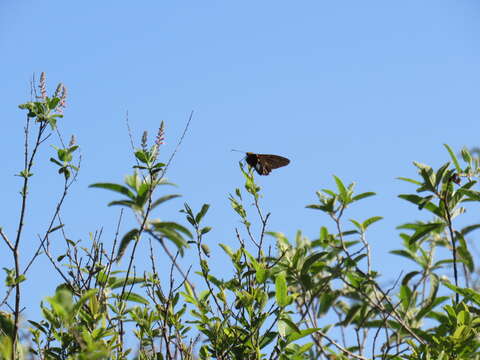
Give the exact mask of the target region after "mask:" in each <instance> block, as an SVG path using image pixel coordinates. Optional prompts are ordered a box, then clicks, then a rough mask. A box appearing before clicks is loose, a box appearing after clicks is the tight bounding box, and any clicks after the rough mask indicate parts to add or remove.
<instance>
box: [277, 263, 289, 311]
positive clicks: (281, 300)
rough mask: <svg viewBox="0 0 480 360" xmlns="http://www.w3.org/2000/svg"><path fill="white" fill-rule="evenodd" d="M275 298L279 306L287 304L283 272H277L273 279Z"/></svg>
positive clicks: (285, 282) (285, 281)
mask: <svg viewBox="0 0 480 360" xmlns="http://www.w3.org/2000/svg"><path fill="white" fill-rule="evenodd" d="M275 300H276V301H277V304H278V306H280V307H285V306H287V305H288V294H287V280H286V276H285V272H281V273H279V274H278V275H277V277H276V279H275Z"/></svg>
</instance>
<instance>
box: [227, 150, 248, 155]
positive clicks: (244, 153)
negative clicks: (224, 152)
mask: <svg viewBox="0 0 480 360" xmlns="http://www.w3.org/2000/svg"><path fill="white" fill-rule="evenodd" d="M231 151H236V152H241V153H244V154H245V153H246V151H241V150H236V149H232V150H231Z"/></svg>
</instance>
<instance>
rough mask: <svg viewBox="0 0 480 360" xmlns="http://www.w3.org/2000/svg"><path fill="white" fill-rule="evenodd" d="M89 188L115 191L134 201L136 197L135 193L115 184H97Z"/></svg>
mask: <svg viewBox="0 0 480 360" xmlns="http://www.w3.org/2000/svg"><path fill="white" fill-rule="evenodd" d="M89 187H91V188H100V189H106V190H111V191H115V192H117V193H120V194H122V195H125V196H128V197H129V198H130V199H132V200H133V199H135V195H134V194H133V192H131V191H130V190H129V189H128V188H127V187H125V186H123V185H119V184H113V183H95V184H92V185H90V186H89Z"/></svg>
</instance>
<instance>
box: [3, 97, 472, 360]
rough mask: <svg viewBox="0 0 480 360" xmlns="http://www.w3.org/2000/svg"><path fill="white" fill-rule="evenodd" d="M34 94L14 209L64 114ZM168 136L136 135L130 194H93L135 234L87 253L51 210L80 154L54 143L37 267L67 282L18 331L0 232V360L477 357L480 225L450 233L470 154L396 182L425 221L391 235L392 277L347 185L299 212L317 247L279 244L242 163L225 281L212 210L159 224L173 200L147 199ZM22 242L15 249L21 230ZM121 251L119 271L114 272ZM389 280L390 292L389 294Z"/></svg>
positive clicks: (467, 181) (373, 217)
mask: <svg viewBox="0 0 480 360" xmlns="http://www.w3.org/2000/svg"><path fill="white" fill-rule="evenodd" d="M43 93H44V91H43V88H42V97H40V98H39V99H38V101H35V102H29V103H26V104H23V105H21V106H20V107H21V108H22V109H26V110H27V111H28V113H27V121H30V119H35V124H36V125H37V126H38V129H39V133H38V137H37V143H36V147H35V151H32V153H31V158H29V159H27V160H28V161H26V162H25V163H26V164H27V165H26V166H25V168H24V169H23V170H21V171H20V173H19V175H20V176H21V178H22V179H21V180H22V181H23V183H24V186H23V188H22V191H21V194H22V199H23V200H24V201H23V204H24V205H23V206H25V204H26V203H27V202H26V198H27V196H28V191H27V190H28V186H27V185H28V181H29V180H30V178H31V176H32V174H33V172H32V166H33V163H34V161H33V160H34V155H35V153H36V149H37V148H38V147H39V146H40V145H41V144H42V143H43V142H44V140H45V139H46V137H45V133H44V131H46V130H45V129H46V127H47V125H50V128H51V129H57V125H58V124H57V119H58V118H60V117H61V116H59V115H60V114H59V113H58V110H59V106H60V104H61V101H62V96H60V95H59V94H58V91H57V92H56V95H55V96H53V97H52V98H49V97H47V96H46V95H45V96H43ZM163 137H164V123H163V122H162V123H161V124H160V128H159V131H158V134H157V137H156V140H155V142H154V144H152V145H150V146H149V145H148V144H147V143H148V139H147V134H146V133H145V134H144V136H143V137H142V140H141V145H140V147H139V148H138V149H136V150H135V151H134V156H135V161H136V164H135V165H134V166H133V168H134V169H135V170H134V172H133V174H132V175H129V176H127V177H126V178H125V182H124V184H116V183H110V182H102V183H95V184H92V185H91V187H92V188H100V189H106V190H110V191H113V192H115V193H116V194H118V195H119V196H121V197H120V198H119V199H117V200H114V201H112V202H110V203H109V204H108V205H109V206H113V205H117V206H120V207H122V208H123V209H126V210H127V211H128V212H129V213H130V214H131V215H133V217H134V218H135V220H136V221H137V224H136V225H135V226H133V227H131V228H129V229H128V230H127V231H126V232H125V233H122V234H121V235H119V236H118V238H116V239H115V241H114V243H113V245H112V247H111V248H110V249H108V250H107V245H106V244H105V243H104V242H102V241H101V239H100V235H99V234H98V233H94V234H92V235H91V237H90V239H88V242H87V244H88V245H85V241H83V240H77V241H73V240H71V239H70V238H68V237H67V235H66V233H67V230H68V229H67V225H66V223H67V222H65V223H64V222H63V221H60V219H59V218H58V213H59V212H60V208H61V205H62V202H63V198H64V197H65V196H66V193H67V192H68V188H69V186H70V185H71V183H73V181H67V180H71V179H72V175H76V173H77V172H78V171H79V167H78V166H76V165H73V158H74V154H75V152H76V150H77V149H78V146H77V145H75V144H74V142H73V141H72V142H71V143H70V144H69V145H68V146H64V145H62V147H56V146H53V145H52V146H53V148H54V149H55V150H56V158H53V157H52V158H51V159H50V161H51V162H53V163H54V164H55V165H57V166H58V167H59V168H58V172H59V173H61V174H63V175H64V177H65V185H64V187H63V188H62V189H61V194H63V195H62V197H61V199H62V200H61V201H60V202H59V204H58V206H57V210H56V212H55V215H54V217H53V220H52V223H51V225H50V226H49V227H48V229H47V230H46V231H45V233H44V234H43V235H42V236H43V237H42V236H41V237H40V241H41V242H40V245H39V246H38V250H37V252H36V255H35V256H34V258H33V259H32V262H33V261H34V260H35V259H36V258H37V257H38V256H46V257H47V258H48V260H49V261H50V263H51V264H52V265H53V268H54V269H55V271H56V272H57V273H58V274H59V276H60V277H61V283H60V284H59V286H58V288H57V289H56V291H55V293H54V294H53V295H52V296H49V297H46V298H45V300H44V301H43V302H42V303H41V304H40V308H41V314H42V318H41V319H40V320H38V319H36V320H34V319H25V321H24V323H22V322H20V318H21V317H20V315H21V307H20V305H21V301H20V300H21V292H20V289H21V286H25V284H28V282H29V278H28V276H27V271H28V268H29V266H30V265H28V267H26V268H21V267H20V265H19V264H20V262H19V261H18V260H19V252H20V250H19V249H20V248H21V247H20V246H17V245H19V244H20V240H18V243H17V242H12V241H11V240H9V237H8V234H6V233H5V232H4V231H3V229H2V228H0V235H1V237H2V239H3V240H4V243H5V244H6V247H7V251H10V254H11V256H12V258H13V259H14V266H13V267H4V271H5V288H6V289H7V291H8V293H7V297H6V299H8V297H9V295H10V292H12V293H15V298H17V297H18V299H20V300H19V301H18V303H17V302H16V306H15V307H6V308H5V310H6V311H1V312H0V359H27V358H35V359H37V358H38V359H62V360H63V359H65V360H67V359H68V360H70V359H127V358H135V359H152V360H153V359H162V360H163V359H169V360H173V359H188V360H190V359H191V360H193V359H205V360H206V359H222V360H223V359H228V360H230V359H238V360H244V359H252V360H253V359H271V360H273V359H282V360H287V359H289V360H290V359H294V360H304V359H312V360H313V359H329V360H332V359H361V360H365V359H372V360H373V359H395V360H413V359H424V360H427V359H432V360H433V359H443V360H453V359H456V360H458V359H465V360H467V359H480V349H479V347H480V337H479V335H480V334H479V329H480V320H479V319H480V317H479V314H480V293H479V292H478V284H479V282H478V280H479V279H478V275H477V272H478V271H477V266H476V263H475V259H476V257H475V256H474V254H473V253H472V246H471V236H472V234H473V233H474V231H475V230H477V229H479V228H480V224H477V223H474V224H470V225H467V226H463V227H462V226H461V225H459V224H463V223H464V222H459V221H458V218H459V217H460V216H462V215H463V214H464V213H465V212H466V211H467V210H468V209H469V208H470V207H472V206H475V205H476V204H477V203H478V202H479V201H480V192H479V191H477V190H476V182H477V181H476V178H477V177H478V175H479V174H480V166H479V158H478V156H475V154H472V152H470V151H468V150H467V149H462V150H461V152H460V154H459V156H457V155H456V153H455V152H454V151H453V150H452V149H451V148H450V147H449V146H447V145H445V148H446V150H447V153H448V156H449V158H450V162H446V163H445V164H444V165H442V166H440V167H439V168H438V169H433V168H432V167H430V166H429V165H426V164H421V163H419V162H414V166H415V167H416V169H417V171H418V177H417V178H415V179H410V178H405V177H401V178H399V179H401V180H403V181H406V182H408V183H409V184H412V185H414V186H415V190H414V191H413V193H409V194H401V195H399V197H400V198H401V199H403V200H406V201H407V202H409V203H411V204H413V205H414V211H422V212H424V213H425V214H427V215H428V217H429V218H428V219H427V220H423V221H411V222H408V223H405V224H401V225H399V226H398V230H399V231H400V233H399V237H400V242H399V248H397V249H394V250H392V251H391V253H392V254H394V255H398V256H400V257H401V258H404V259H406V260H407V261H406V264H407V265H408V266H410V267H411V268H410V269H409V270H408V271H407V272H405V273H403V272H400V271H399V272H398V273H396V274H381V273H380V271H378V270H376V269H375V268H374V266H373V264H374V263H375V262H374V261H373V259H372V257H373V254H372V251H371V245H370V243H369V242H368V237H369V236H370V232H372V231H375V230H376V224H377V223H378V222H379V221H380V220H382V216H379V215H378V214H375V213H373V214H372V213H365V215H364V216H362V219H351V218H348V217H347V216H348V215H347V214H348V212H349V209H350V207H353V206H361V205H365V206H366V205H367V204H368V203H367V202H368V201H369V198H370V197H372V196H373V195H375V193H373V192H362V193H356V192H355V184H354V183H351V184H349V185H346V184H347V183H345V182H344V181H343V180H342V179H340V178H339V177H337V176H334V177H333V184H334V189H322V190H321V191H318V192H317V199H318V200H317V202H316V203H313V204H310V205H308V206H307V208H308V209H313V210H316V212H317V213H318V214H319V215H322V216H320V217H319V218H320V219H321V220H319V221H321V222H320V223H319V232H318V236H317V237H314V238H313V239H310V238H309V237H307V236H305V234H304V233H302V232H301V231H297V233H296V234H295V235H294V236H293V237H289V236H287V235H285V234H282V233H280V232H278V231H271V229H270V227H269V217H270V213H268V212H267V213H265V212H264V211H263V209H262V208H263V206H264V204H262V189H261V187H260V186H259V185H258V184H257V183H256V179H255V174H254V171H253V169H247V170H246V169H244V167H243V164H242V163H240V172H241V174H242V180H243V181H244V184H243V187H242V189H244V190H241V189H240V187H239V188H236V189H235V190H234V192H233V193H232V194H230V195H229V197H228V199H229V201H230V204H231V207H232V210H233V212H234V213H235V214H237V215H238V217H239V220H240V222H239V224H240V225H239V227H238V228H235V229H234V232H233V233H234V236H235V238H236V240H237V242H238V244H237V246H234V245H232V244H229V245H227V244H225V243H218V247H219V248H220V249H221V250H222V251H223V254H222V255H223V256H224V257H225V258H226V259H227V260H226V262H227V263H228V266H225V265H222V268H221V269H219V268H218V261H217V259H218V257H219V256H222V255H219V254H218V250H219V249H218V248H217V243H215V244H214V245H212V242H210V239H213V238H214V235H212V234H214V232H211V230H212V226H211V224H209V222H210V223H212V222H214V220H215V219H211V218H210V213H209V210H210V205H209V204H204V205H202V206H201V207H200V208H199V209H195V210H194V208H193V207H192V206H190V205H189V204H188V203H184V205H183V208H182V209H181V210H180V211H181V212H182V213H183V215H184V216H185V223H184V224H183V223H177V222H172V221H168V220H163V219H162V220H161V219H158V218H154V217H153V215H154V211H157V210H158V209H159V208H160V205H162V204H163V203H165V202H167V201H169V200H172V199H175V198H177V197H179V196H180V195H179V194H166V195H162V196H160V197H157V196H156V195H155V191H156V190H157V189H158V188H162V187H163V185H171V184H170V183H168V182H167V181H166V180H165V178H164V176H165V172H166V170H167V167H168V166H167V165H166V163H164V162H161V161H159V156H160V149H161V145H162V143H163ZM167 164H168V162H167ZM370 208H371V207H370ZM366 209H369V208H368V207H366ZM368 211H370V210H368ZM23 213H24V211H23V212H22V214H23ZM325 219H326V220H325ZM22 221H23V218H22V219H21V221H20V223H22ZM119 229H120V227H119ZM117 232H118V233H120V230H118V231H117ZM16 235H17V234H16ZM53 236H58V237H59V240H61V239H62V237H63V240H64V247H65V248H64V249H63V250H62V251H61V252H60V253H59V254H52V253H51V252H50V251H51V249H50V247H49V241H50V238H49V237H53ZM16 238H18V239H22V232H21V226H20V230H19V231H18V236H17V237H16ZM148 238H153V239H154V240H156V242H154V243H153V244H152V243H150V254H149V257H148V259H149V261H150V264H151V265H150V269H149V270H148V271H144V272H143V273H140V274H139V273H138V272H137V269H136V264H139V262H143V263H145V257H142V258H141V257H140V256H141V254H139V253H137V251H136V250H137V245H138V244H139V243H140V242H141V241H148V240H149V239H148ZM165 239H167V240H168V242H165V241H164V240H165ZM29 245H30V246H31V244H29ZM132 245H133V246H132ZM169 246H171V247H172V248H173V249H174V251H172V250H171V249H170V247H169ZM128 248H131V253H130V257H129V260H128V265H127V268H126V270H124V269H122V268H121V267H120V263H119V261H120V260H121V259H122V257H123V255H124V254H125V253H126V250H127V249H128ZM159 250H160V251H159ZM187 252H191V254H190V255H193V256H195V257H196V259H197V260H198V263H195V264H191V265H190V267H189V268H188V269H187V270H184V269H183V268H182V266H183V264H182V262H180V261H178V260H179V259H180V258H181V257H182V256H184V255H185V254H186V253H187ZM193 252H195V253H193ZM157 258H158V260H157ZM147 261H148V260H147ZM191 269H192V271H190V270H191ZM381 276H383V277H381ZM385 277H386V278H387V279H388V280H392V281H393V283H392V284H389V285H388V286H387V287H385V286H383V285H382V284H384V283H385ZM198 279H200V281H194V280H198ZM5 303H6V301H5V302H4V304H5ZM7 310H8V311H7ZM22 316H23V315H22ZM26 324H28V327H27V326H26ZM20 335H22V336H20ZM24 335H28V338H27V337H26V336H24ZM132 342H133V343H134V345H133V346H132V345H131V343H132ZM127 344H128V345H127Z"/></svg>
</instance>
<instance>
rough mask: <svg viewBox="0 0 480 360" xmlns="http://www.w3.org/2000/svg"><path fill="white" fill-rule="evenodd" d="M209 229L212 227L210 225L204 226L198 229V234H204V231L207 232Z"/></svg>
mask: <svg viewBox="0 0 480 360" xmlns="http://www.w3.org/2000/svg"><path fill="white" fill-rule="evenodd" d="M210 230H212V228H211V227H210V226H205V227H204V228H202V229H201V230H200V235H205V234H206V233H208V232H209V231H210Z"/></svg>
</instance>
